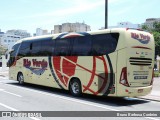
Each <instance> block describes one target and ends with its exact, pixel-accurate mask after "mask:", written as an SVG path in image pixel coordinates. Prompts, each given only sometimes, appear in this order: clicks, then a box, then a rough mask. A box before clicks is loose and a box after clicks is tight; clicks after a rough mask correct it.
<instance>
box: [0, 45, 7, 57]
mask: <svg viewBox="0 0 160 120" xmlns="http://www.w3.org/2000/svg"><path fill="white" fill-rule="evenodd" d="M6 51H7V48H6V47H5V46H3V45H0V57H1V56H2V55H4V54H5V53H6Z"/></svg>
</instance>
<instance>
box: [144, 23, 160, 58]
mask: <svg viewBox="0 0 160 120" xmlns="http://www.w3.org/2000/svg"><path fill="white" fill-rule="evenodd" d="M142 29H143V30H146V31H149V32H151V33H152V34H153V36H154V40H155V55H156V56H157V55H159V56H160V22H154V23H153V28H149V27H148V26H147V25H142Z"/></svg>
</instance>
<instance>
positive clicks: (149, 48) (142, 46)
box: [132, 46, 152, 50]
mask: <svg viewBox="0 0 160 120" xmlns="http://www.w3.org/2000/svg"><path fill="white" fill-rule="evenodd" d="M132 48H141V49H149V50H152V49H151V48H148V47H143V46H133V47H132Z"/></svg>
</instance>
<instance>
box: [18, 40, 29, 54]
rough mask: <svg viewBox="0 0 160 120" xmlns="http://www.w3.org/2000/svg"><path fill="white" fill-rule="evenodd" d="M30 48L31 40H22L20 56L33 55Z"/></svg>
mask: <svg viewBox="0 0 160 120" xmlns="http://www.w3.org/2000/svg"><path fill="white" fill-rule="evenodd" d="M30 48H31V42H30V41H25V42H22V44H21V46H20V50H19V54H18V55H19V56H29V55H31V51H30Z"/></svg>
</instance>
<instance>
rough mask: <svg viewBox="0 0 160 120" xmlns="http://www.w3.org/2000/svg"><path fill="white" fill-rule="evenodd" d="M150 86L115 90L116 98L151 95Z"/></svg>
mask: <svg viewBox="0 0 160 120" xmlns="http://www.w3.org/2000/svg"><path fill="white" fill-rule="evenodd" d="M151 90H152V86H147V87H124V86H123V89H122V88H121V90H120V91H118V90H117V96H119V97H138V96H145V95H148V94H149V93H151Z"/></svg>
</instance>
